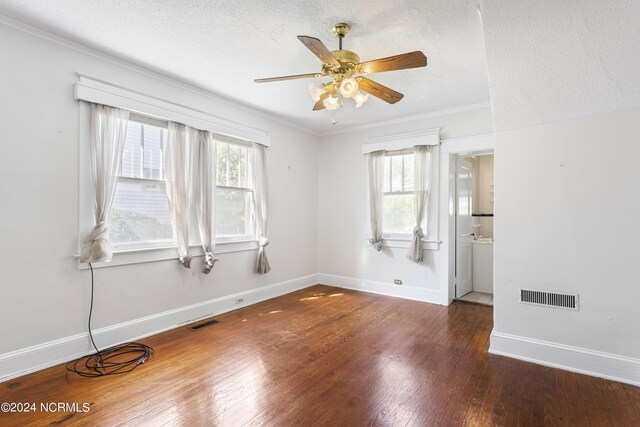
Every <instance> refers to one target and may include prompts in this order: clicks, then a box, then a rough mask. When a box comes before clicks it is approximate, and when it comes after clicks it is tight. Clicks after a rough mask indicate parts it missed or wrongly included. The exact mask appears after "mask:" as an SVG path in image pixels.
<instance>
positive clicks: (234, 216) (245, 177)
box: [216, 140, 255, 241]
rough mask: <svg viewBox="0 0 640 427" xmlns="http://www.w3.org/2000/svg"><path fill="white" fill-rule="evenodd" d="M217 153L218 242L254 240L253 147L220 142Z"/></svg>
mask: <svg viewBox="0 0 640 427" xmlns="http://www.w3.org/2000/svg"><path fill="white" fill-rule="evenodd" d="M216 152H217V156H218V159H217V160H218V161H217V171H216V173H217V176H216V184H217V187H216V190H217V194H216V240H218V241H224V240H248V239H254V238H255V232H254V227H253V224H254V223H253V220H252V218H253V217H252V208H253V189H252V188H250V185H249V162H250V160H249V159H250V153H251V147H250V146H248V145H244V144H242V143H236V142H228V141H221V140H217V141H216Z"/></svg>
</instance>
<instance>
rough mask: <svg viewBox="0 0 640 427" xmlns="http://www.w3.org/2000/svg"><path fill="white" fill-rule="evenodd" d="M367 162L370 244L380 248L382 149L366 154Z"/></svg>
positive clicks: (377, 248)
mask: <svg viewBox="0 0 640 427" xmlns="http://www.w3.org/2000/svg"><path fill="white" fill-rule="evenodd" d="M367 157H368V163H369V215H370V220H371V236H372V237H371V240H369V243H371V246H373V248H374V249H375V250H376V251H378V252H380V251H381V250H382V203H383V192H382V187H383V180H384V151H374V152H372V153H369V154H368V156H367Z"/></svg>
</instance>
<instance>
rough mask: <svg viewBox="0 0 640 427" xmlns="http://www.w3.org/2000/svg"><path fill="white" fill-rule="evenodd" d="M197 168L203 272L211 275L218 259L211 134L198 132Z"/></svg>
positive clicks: (214, 157) (214, 173) (214, 151)
mask: <svg viewBox="0 0 640 427" xmlns="http://www.w3.org/2000/svg"><path fill="white" fill-rule="evenodd" d="M196 158H197V168H196V183H195V188H194V190H195V202H196V219H197V223H198V232H199V234H200V242H201V243H202V250H203V252H204V264H203V265H202V272H203V273H205V274H209V273H210V272H211V270H212V269H213V266H214V264H215V262H216V261H217V259H216V258H214V257H213V251H214V250H215V248H216V243H215V238H214V230H215V222H214V221H215V219H214V214H215V200H216V161H217V157H216V145H215V141H214V139H213V135H212V134H211V133H210V132H206V131H199V132H198V147H197V154H196Z"/></svg>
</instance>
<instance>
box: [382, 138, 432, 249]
mask: <svg viewBox="0 0 640 427" xmlns="http://www.w3.org/2000/svg"><path fill="white" fill-rule="evenodd" d="M409 154H410V155H412V156H414V159H415V153H414V151H413V150H411V149H408V148H405V149H401V150H393V151H385V153H384V158H385V161H386V160H387V158H389V159H391V158H392V157H396V156H405V155H409ZM414 167H415V166H414ZM404 172H405V171H404V158H403V159H402V187H403V190H404V184H405V180H404ZM392 180H393V163H392V161H391V160H390V164H389V191H383V192H382V197H383V200H382V203H383V209H382V222H383V224H384V197H385V196H403V195H404V196H407V195H413V193H414V192H413V190H411V191H393V184H392V182H393V181H392ZM382 188H383V189H384V185H383V187H382ZM413 203H414V209H415V199H414V202H413ZM412 229H413V227H412ZM411 236H412V232H411V231H408V232H406V233H389V232H385V231H384V227H383V229H382V239H383V240H409V239H410V238H411ZM426 238H427V233H425V239H426Z"/></svg>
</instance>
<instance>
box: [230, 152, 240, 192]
mask: <svg viewBox="0 0 640 427" xmlns="http://www.w3.org/2000/svg"><path fill="white" fill-rule="evenodd" d="M241 159H242V149H241V147H240V146H238V145H235V144H229V159H228V162H229V163H228V164H229V168H228V169H227V174H228V176H227V178H228V184H227V186H229V187H240V162H241Z"/></svg>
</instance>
